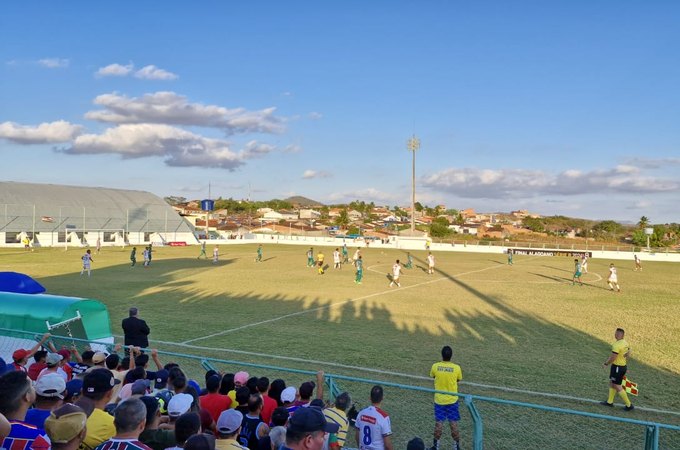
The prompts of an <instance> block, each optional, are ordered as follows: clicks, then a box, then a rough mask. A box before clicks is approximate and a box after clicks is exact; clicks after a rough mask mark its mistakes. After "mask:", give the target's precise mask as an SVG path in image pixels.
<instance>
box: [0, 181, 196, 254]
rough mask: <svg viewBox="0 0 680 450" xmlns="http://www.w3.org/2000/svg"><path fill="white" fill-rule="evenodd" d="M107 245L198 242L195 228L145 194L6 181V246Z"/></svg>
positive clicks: (2, 200) (1, 220)
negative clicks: (28, 244)
mask: <svg viewBox="0 0 680 450" xmlns="http://www.w3.org/2000/svg"><path fill="white" fill-rule="evenodd" d="M98 240H99V242H100V244H101V245H102V246H112V245H127V244H147V243H154V244H165V243H168V242H180V243H181V242H184V243H186V244H195V243H196V242H197V240H196V236H195V229H194V228H193V226H192V225H191V224H190V223H189V222H188V221H186V220H185V219H184V218H183V217H181V216H180V215H178V214H177V213H176V212H175V210H173V208H172V207H171V206H170V205H168V204H167V203H166V202H165V201H164V200H163V199H162V198H160V197H158V196H156V195H154V194H151V193H149V192H145V191H132V190H123V189H108V188H102V187H82V186H64V185H57V184H36V183H19V182H0V245H2V246H6V247H14V246H23V245H27V243H29V242H30V246H36V247H37V246H42V247H57V246H64V247H66V246H95V245H96V244H97V241H98Z"/></svg>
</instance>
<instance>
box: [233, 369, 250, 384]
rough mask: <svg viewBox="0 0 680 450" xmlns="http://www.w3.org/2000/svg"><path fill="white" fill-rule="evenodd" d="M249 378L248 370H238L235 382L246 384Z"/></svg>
mask: <svg viewBox="0 0 680 450" xmlns="http://www.w3.org/2000/svg"><path fill="white" fill-rule="evenodd" d="M248 378H250V375H248V372H243V371H241V372H236V373H235V374H234V383H238V384H241V385H243V386H245V385H246V383H247V382H248Z"/></svg>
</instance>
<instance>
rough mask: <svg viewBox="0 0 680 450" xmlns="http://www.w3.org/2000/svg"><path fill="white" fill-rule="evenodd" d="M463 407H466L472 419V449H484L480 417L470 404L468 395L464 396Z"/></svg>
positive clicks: (482, 425)
mask: <svg viewBox="0 0 680 450" xmlns="http://www.w3.org/2000/svg"><path fill="white" fill-rule="evenodd" d="M465 406H467V408H468V410H469V411H470V416H471V417H472V425H473V431H472V448H473V449H474V450H482V449H483V448H484V424H483V423H482V415H481V414H479V410H477V407H476V406H475V404H474V403H473V402H472V397H470V396H469V395H466V396H465Z"/></svg>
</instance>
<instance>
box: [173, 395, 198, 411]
mask: <svg viewBox="0 0 680 450" xmlns="http://www.w3.org/2000/svg"><path fill="white" fill-rule="evenodd" d="M193 401H194V397H192V396H191V395H189V394H175V395H173V396H172V398H171V399H170V401H169V402H168V415H169V416H171V417H179V416H181V415H182V414H184V413H185V412H187V411H189V408H191V404H192V403H193Z"/></svg>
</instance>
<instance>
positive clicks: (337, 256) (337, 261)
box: [333, 248, 342, 269]
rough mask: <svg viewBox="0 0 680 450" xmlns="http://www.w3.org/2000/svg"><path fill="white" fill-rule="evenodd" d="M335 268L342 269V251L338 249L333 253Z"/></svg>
mask: <svg viewBox="0 0 680 450" xmlns="http://www.w3.org/2000/svg"><path fill="white" fill-rule="evenodd" d="M333 268H334V269H341V268H342V266H341V262H340V250H338V249H337V248H336V249H335V251H334V252H333Z"/></svg>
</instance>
